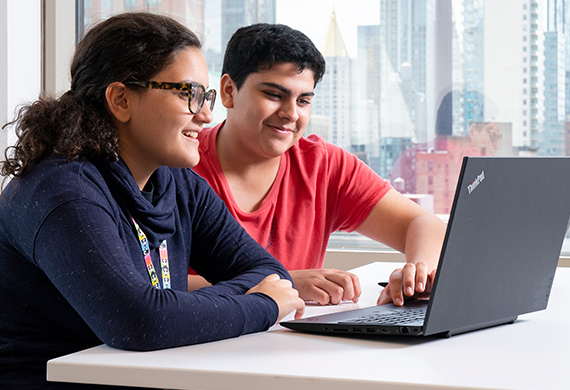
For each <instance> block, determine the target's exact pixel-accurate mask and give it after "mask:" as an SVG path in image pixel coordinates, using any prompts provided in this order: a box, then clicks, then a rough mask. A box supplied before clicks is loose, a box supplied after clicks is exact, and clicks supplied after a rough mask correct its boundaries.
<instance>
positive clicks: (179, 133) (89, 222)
mask: <svg viewBox="0 0 570 390" xmlns="http://www.w3.org/2000/svg"><path fill="white" fill-rule="evenodd" d="M207 86H208V73H207V67H206V63H205V60H204V57H203V55H202V53H201V52H200V41H199V40H198V39H197V38H196V36H195V35H194V34H193V33H192V32H191V31H189V30H188V29H187V28H185V27H184V26H182V25H181V24H179V23H177V22H175V21H173V20H172V19H169V18H166V17H163V16H158V15H153V14H149V13H129V14H121V15H117V16H114V17H111V18H110V19H107V20H106V21H104V22H102V23H100V24H98V25H96V26H95V27H93V28H92V29H91V30H90V31H89V32H88V33H87V35H86V36H85V37H84V39H83V40H82V41H81V42H80V43H79V45H78V47H77V50H76V53H75V56H74V59H73V63H72V65H71V89H70V91H68V92H67V93H65V94H64V95H62V96H61V97H59V98H58V99H53V98H41V99H39V100H38V101H36V102H34V103H32V104H31V105H28V106H25V107H23V108H22V109H21V110H20V112H19V115H18V117H17V118H16V120H15V121H14V122H12V123H11V124H10V125H12V126H14V127H15V130H16V134H17V136H18V141H17V143H16V144H15V146H13V147H10V148H8V149H7V151H6V159H5V160H4V161H2V162H1V164H0V170H1V173H2V174H3V175H4V176H5V177H7V178H10V181H9V183H7V185H6V187H5V188H4V190H3V192H2V195H1V197H0V272H1V274H2V275H3V283H1V284H0V297H2V302H3V307H2V310H1V311H0V383H2V386H3V388H4V389H11V388H36V387H37V388H42V389H48V388H58V389H60V388H65V387H64V385H63V384H57V383H49V382H46V380H45V377H46V362H47V361H48V360H49V359H52V358H55V357H58V356H61V355H64V354H68V353H72V352H75V351H78V350H81V349H85V348H88V347H92V346H96V345H99V344H101V343H106V344H108V345H109V346H112V347H116V348H122V349H128V350H137V351H148V350H155V349H161V348H169V347H176V346H181V345H189V344H194V343H202V342H207V341H211V340H217V339H223V338H228V337H235V336H239V335H242V334H245V333H250V332H257V331H262V330H265V329H267V328H269V327H270V326H272V325H273V324H275V323H276V322H278V321H279V320H280V319H282V318H283V317H284V316H285V315H287V314H288V313H290V312H292V311H294V310H297V316H300V315H301V314H302V312H303V310H304V303H303V301H302V300H301V299H300V298H299V297H298V294H297V292H296V290H294V289H293V288H292V287H291V282H290V276H289V274H288V273H287V271H285V269H284V268H283V267H282V266H281V265H280V264H279V263H278V262H277V261H276V260H275V259H274V258H273V257H271V256H270V255H269V254H268V253H267V252H266V251H265V250H264V249H263V248H262V247H261V246H259V245H258V244H257V243H256V242H255V241H254V240H253V239H251V238H250V237H249V235H248V234H247V233H246V232H245V230H243V229H242V228H241V227H240V225H239V224H238V223H237V222H236V221H235V220H234V218H233V217H232V216H231V215H230V214H229V212H228V211H227V209H226V208H225V206H224V204H223V202H222V201H221V200H220V199H219V198H218V197H217V195H216V194H215V193H214V192H213V191H212V190H211V188H210V187H209V186H208V185H207V183H206V182H205V181H204V180H203V179H201V178H200V177H199V176H198V175H196V174H195V173H193V171H192V170H190V169H189V168H190V167H193V166H194V165H196V164H197V163H198V161H199V158H200V156H199V154H198V144H199V142H198V140H197V136H198V134H199V133H200V131H201V130H202V127H203V125H204V124H205V123H208V122H210V121H211V120H212V112H211V109H212V107H213V104H214V101H215V97H216V95H215V92H214V91H208V90H207ZM189 266H190V267H192V269H194V270H195V271H196V272H197V273H198V274H200V275H202V276H203V277H204V278H205V279H206V280H208V281H209V282H210V283H211V284H212V285H213V286H211V287H206V288H202V289H200V290H197V291H193V292H188V291H187V270H188V267H189ZM73 388H78V387H77V385H74V386H73Z"/></svg>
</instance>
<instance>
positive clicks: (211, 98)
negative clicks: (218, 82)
mask: <svg viewBox="0 0 570 390" xmlns="http://www.w3.org/2000/svg"><path fill="white" fill-rule="evenodd" d="M206 101H207V102H208V105H209V106H210V111H212V110H214V103H216V90H215V89H210V90H209V91H208V92H206Z"/></svg>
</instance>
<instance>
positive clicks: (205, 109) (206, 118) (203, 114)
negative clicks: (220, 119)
mask: <svg viewBox="0 0 570 390" xmlns="http://www.w3.org/2000/svg"><path fill="white" fill-rule="evenodd" d="M194 120H196V121H198V122H201V123H210V122H212V121H213V120H214V114H213V113H212V110H210V104H208V102H204V104H203V105H202V108H201V109H200V112H198V113H197V114H195V115H194Z"/></svg>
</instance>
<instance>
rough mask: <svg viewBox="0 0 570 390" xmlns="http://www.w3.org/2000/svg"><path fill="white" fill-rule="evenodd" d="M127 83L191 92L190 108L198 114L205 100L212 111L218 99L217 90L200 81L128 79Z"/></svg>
mask: <svg viewBox="0 0 570 390" xmlns="http://www.w3.org/2000/svg"><path fill="white" fill-rule="evenodd" d="M124 84H125V85H137V86H139V87H144V88H150V89H168V90H174V91H183V92H186V93H188V94H189V96H188V109H189V110H190V112H191V113H192V114H197V113H199V112H200V110H201V109H202V106H203V105H204V101H207V102H208V105H209V106H210V111H211V110H213V109H214V103H215V101H216V90H215V89H210V90H209V91H206V88H204V86H203V85H202V84H198V83H190V84H187V83H167V82H162V81H127V82H125V83H124Z"/></svg>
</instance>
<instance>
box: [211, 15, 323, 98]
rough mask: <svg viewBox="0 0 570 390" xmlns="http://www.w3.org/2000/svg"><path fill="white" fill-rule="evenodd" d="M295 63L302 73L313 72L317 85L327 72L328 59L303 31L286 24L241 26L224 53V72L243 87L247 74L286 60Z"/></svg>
mask: <svg viewBox="0 0 570 390" xmlns="http://www.w3.org/2000/svg"><path fill="white" fill-rule="evenodd" d="M288 62H290V63H294V64H297V65H298V66H299V72H302V71H303V70H304V69H310V70H312V71H313V75H314V76H313V79H314V80H315V86H316V85H317V83H318V82H319V81H320V80H321V78H322V77H323V75H324V73H325V59H324V58H323V55H322V54H321V52H320V51H319V50H318V49H317V48H316V47H315V45H314V44H313V42H312V41H311V40H310V39H309V37H307V36H306V35H305V34H303V33H302V32H301V31H298V30H295V29H292V28H291V27H289V26H285V25H283V24H268V23H257V24H252V25H250V26H246V27H242V28H240V29H238V30H237V31H236V32H235V33H234V34H233V35H232V37H231V39H230V41H229V42H228V45H227V47H226V53H225V54H224V63H223V65H222V74H226V73H227V74H228V75H229V76H230V77H231V78H232V80H233V81H234V83H235V84H236V87H237V88H238V89H239V88H241V86H242V85H243V83H244V82H245V79H246V78H247V76H249V75H250V74H251V73H256V72H259V71H261V70H269V69H271V68H272V67H273V66H275V65H278V64H283V63H288Z"/></svg>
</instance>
